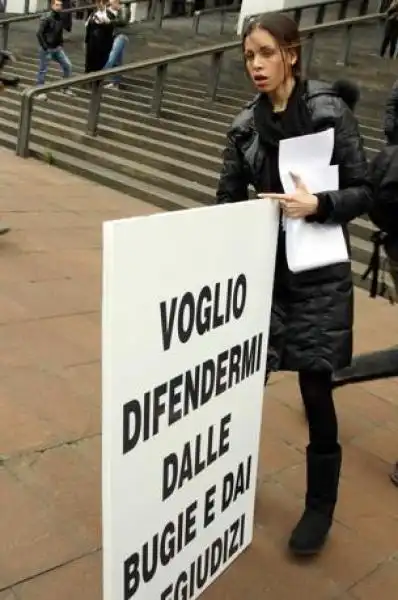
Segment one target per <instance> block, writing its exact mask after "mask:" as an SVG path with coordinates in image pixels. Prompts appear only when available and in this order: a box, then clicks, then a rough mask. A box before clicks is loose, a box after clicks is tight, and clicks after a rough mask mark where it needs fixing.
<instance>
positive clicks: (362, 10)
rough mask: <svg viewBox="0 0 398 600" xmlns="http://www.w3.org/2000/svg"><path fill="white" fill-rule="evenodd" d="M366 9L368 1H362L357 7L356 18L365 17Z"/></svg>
mask: <svg viewBox="0 0 398 600" xmlns="http://www.w3.org/2000/svg"><path fill="white" fill-rule="evenodd" d="M368 8H369V0H362V2H361V4H360V5H359V11H358V16H359V17H362V16H364V15H366V13H367V12H368Z"/></svg>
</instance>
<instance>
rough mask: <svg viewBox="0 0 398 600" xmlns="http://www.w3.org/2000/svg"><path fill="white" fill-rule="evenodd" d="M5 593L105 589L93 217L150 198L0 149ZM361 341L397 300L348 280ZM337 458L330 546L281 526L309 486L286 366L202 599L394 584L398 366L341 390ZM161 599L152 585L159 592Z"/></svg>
mask: <svg viewBox="0 0 398 600" xmlns="http://www.w3.org/2000/svg"><path fill="white" fill-rule="evenodd" d="M0 157H1V165H2V168H1V174H0V188H1V193H0V217H2V218H4V219H5V220H7V222H8V223H10V225H11V226H12V227H13V231H12V232H11V233H10V234H9V235H7V236H5V237H4V238H3V239H0V274H1V291H0V327H1V329H0V332H1V336H0V515H1V516H0V600H16V599H19V600H54V599H56V600H71V599H73V600H100V599H101V554H100V550H99V548H100V544H101V538H100V312H99V311H100V294H101V223H102V221H103V220H106V219H113V218H119V217H126V216H130V215H146V214H151V213H154V212H156V209H155V208H153V207H151V206H149V205H147V204H145V203H143V202H140V201H138V200H135V199H132V198H130V197H128V196H124V195H122V194H119V193H117V192H114V191H112V190H108V189H106V188H102V187H100V186H97V185H95V184H92V183H90V182H87V181H84V180H82V179H79V178H77V177H73V176H71V175H68V174H67V173H65V172H62V171H59V170H57V169H55V168H53V167H49V166H46V165H44V164H41V163H38V162H35V161H33V160H29V161H23V160H20V159H17V158H16V157H14V155H13V154H12V153H8V152H7V151H5V150H2V151H0ZM356 310H357V319H356V341H357V350H360V351H364V350H368V349H372V348H383V347H384V346H386V345H389V344H393V343H397V339H398V318H397V312H396V311H397V309H393V308H391V307H390V306H389V305H388V304H387V303H385V302H384V301H382V300H380V301H371V300H369V299H368V298H367V297H366V294H364V293H363V292H359V291H358V292H357V295H356ZM337 406H338V410H339V415H340V421H341V436H342V441H343V443H344V447H345V463H344V471H343V480H342V485H341V497H340V503H339V506H338V511H337V523H336V525H335V527H334V530H333V535H332V538H331V540H330V543H329V545H328V546H327V548H326V549H325V552H324V554H323V555H322V556H321V557H320V558H319V559H317V560H316V561H314V562H313V563H304V564H300V563H296V562H294V561H292V560H291V559H289V558H288V557H287V556H286V554H285V542H286V538H287V536H288V534H289V531H290V529H291V527H292V526H293V524H294V522H295V521H296V519H297V518H298V516H299V514H300V510H301V505H302V496H303V486H304V453H303V451H304V447H305V444H306V424H305V421H304V418H303V414H302V410H301V407H300V402H299V397H298V391H297V387H296V383H295V379H294V377H293V376H290V375H279V376H278V377H275V379H274V380H273V381H272V382H271V385H270V387H269V390H268V392H267V396H266V401H265V403H264V422H263V434H262V446H261V458H260V470H259V479H258V494H257V506H256V532H255V538H254V543H253V545H252V547H251V548H250V549H249V550H248V551H247V552H246V553H245V554H244V555H243V556H242V557H240V558H239V559H238V560H237V561H236V562H235V563H234V564H233V566H232V567H231V568H230V569H229V570H228V572H227V573H225V574H224V575H223V576H221V578H220V579H219V580H217V582H216V583H215V584H214V585H213V586H211V587H210V588H209V589H208V591H207V592H205V593H204V594H203V596H202V597H203V599H204V600H242V598H244V599H245V600H262V599H266V600H296V599H297V597H298V596H300V598H303V600H304V599H306V600H307V599H308V600H332V599H339V600H375V599H376V598H380V599H382V600H396V599H397V597H398V490H397V489H396V488H394V487H393V486H392V485H391V484H390V482H389V480H388V472H389V469H390V466H391V463H392V462H393V461H394V460H395V459H396V458H398V381H396V380H390V381H388V382H387V381H385V382H380V383H373V384H367V385H361V386H356V387H351V388H350V389H344V390H341V391H339V393H338V394H337ZM154 600H155V599H154Z"/></svg>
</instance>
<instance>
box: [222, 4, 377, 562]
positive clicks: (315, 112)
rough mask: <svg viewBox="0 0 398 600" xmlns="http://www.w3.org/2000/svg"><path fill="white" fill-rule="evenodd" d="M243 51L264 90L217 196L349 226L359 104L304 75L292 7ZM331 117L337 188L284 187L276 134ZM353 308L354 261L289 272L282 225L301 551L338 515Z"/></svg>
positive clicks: (363, 205)
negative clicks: (255, 199) (295, 378)
mask: <svg viewBox="0 0 398 600" xmlns="http://www.w3.org/2000/svg"><path fill="white" fill-rule="evenodd" d="M243 52H244V59H245V64H246V69H247V72H248V74H249V76H250V78H251V79H252V81H253V83H254V85H255V87H256V88H257V90H258V92H259V95H258V96H257V97H256V98H255V100H254V101H253V102H252V103H251V104H250V105H248V106H247V107H246V108H245V109H244V110H243V111H242V112H241V114H240V115H239V116H238V117H237V118H236V119H235V121H234V123H233V125H232V128H231V130H230V131H229V134H228V140H227V146H226V148H225V151H224V164H223V167H222V170H221V175H220V181H219V186H218V191H217V200H218V202H219V203H223V202H239V201H241V200H246V199H247V198H248V186H249V185H252V186H253V187H254V188H255V190H256V191H257V193H258V194H264V195H266V196H267V197H271V198H276V199H277V200H279V202H280V206H281V208H282V211H283V213H284V214H285V215H286V216H288V217H292V218H305V219H307V221H312V222H318V223H338V224H341V225H342V226H343V228H344V230H345V232H346V224H347V223H348V222H349V221H351V220H352V219H354V218H355V217H357V216H359V215H361V214H362V213H364V212H366V211H367V210H368V209H369V207H370V203H371V188H370V185H369V182H368V174H367V163H366V158H365V154H364V149H363V143H362V140H361V138H360V135H359V133H358V126H357V122H356V120H355V117H354V115H353V113H352V112H351V110H350V109H349V108H348V106H347V105H346V104H345V103H344V102H343V100H342V99H341V98H339V97H338V95H337V92H336V91H334V90H333V89H332V88H328V87H327V85H325V84H319V83H316V82H313V81H308V82H306V81H304V80H303V79H302V78H301V64H300V59H301V46H300V38H299V32H298V29H297V25H296V24H295V23H294V21H292V20H291V19H290V18H289V17H287V16H286V15H283V14H279V13H273V14H272V13H268V14H267V15H265V16H262V17H259V18H258V19H253V20H252V21H250V22H249V24H248V26H247V28H246V31H245V33H244V35H243ZM330 127H334V129H335V148H334V154H333V162H334V163H335V164H338V165H339V177H340V190H339V191H333V192H325V193H321V194H317V195H312V194H310V193H309V192H308V191H307V190H306V188H305V186H304V185H303V183H302V182H301V181H300V180H299V178H298V177H295V183H296V188H297V191H296V193H294V194H289V195H285V194H283V189H282V185H281V182H280V179H279V173H278V148H279V142H280V141H281V140H282V139H285V138H290V137H294V136H299V135H304V134H309V133H314V132H318V131H321V130H324V129H328V128H330ZM265 201H266V200H265ZM346 233H347V232H346ZM347 242H348V235H347ZM352 317H353V306H352V280H351V268H350V264H349V263H342V264H337V265H332V266H329V267H325V268H321V269H316V270H312V271H308V272H304V273H298V274H293V273H291V272H290V271H289V269H288V267H287V262H286V255H285V243H284V233H283V229H282V228H280V235H279V242H278V250H277V259H276V272H275V281H274V297H273V306H272V314H271V325H270V337H269V352H268V361H267V369H268V373H269V372H270V371H277V370H289V371H297V372H298V373H299V383H300V390H301V395H302V398H303V402H304V405H305V409H306V413H307V415H308V424H309V438H310V443H309V445H308V447H307V454H306V456H307V494H306V507H305V511H304V513H303V515H302V517H301V519H300V521H299V523H298V525H297V526H296V528H295V529H294V531H293V533H292V535H291V538H290V541H289V547H290V549H291V551H292V552H294V553H295V554H299V555H309V554H315V553H317V552H318V551H319V550H320V549H321V548H322V546H323V544H324V542H325V541H326V538H327V535H328V532H329V529H330V527H331V524H332V519H333V513H334V507H335V504H336V500H337V490H338V482H339V474H340V466H341V448H340V445H339V443H338V429H337V418H336V412H335V408H334V403H333V397H332V372H333V371H334V370H335V369H337V368H341V367H343V366H346V365H348V364H349V363H350V361H351V356H352ZM267 378H268V376H267Z"/></svg>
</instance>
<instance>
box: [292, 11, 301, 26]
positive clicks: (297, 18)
mask: <svg viewBox="0 0 398 600" xmlns="http://www.w3.org/2000/svg"><path fill="white" fill-rule="evenodd" d="M301 13H302V10H301V8H296V9H295V11H294V14H293V20H294V21H295V22H296V24H297V27H298V26H299V25H300V21H301Z"/></svg>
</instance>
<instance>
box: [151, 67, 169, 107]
mask: <svg viewBox="0 0 398 600" xmlns="http://www.w3.org/2000/svg"><path fill="white" fill-rule="evenodd" d="M168 66H169V65H168V64H167V63H162V64H161V65H158V66H157V68H156V78H155V85H154V87H153V96H152V107H151V109H152V112H153V113H155V116H156V117H160V113H161V111H162V100H163V93H164V86H165V83H166V77H167V67H168Z"/></svg>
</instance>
